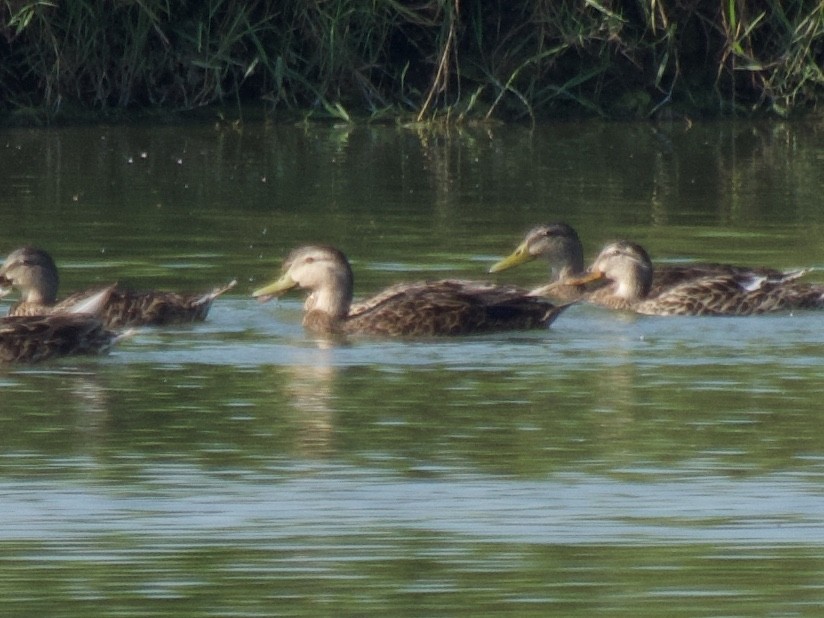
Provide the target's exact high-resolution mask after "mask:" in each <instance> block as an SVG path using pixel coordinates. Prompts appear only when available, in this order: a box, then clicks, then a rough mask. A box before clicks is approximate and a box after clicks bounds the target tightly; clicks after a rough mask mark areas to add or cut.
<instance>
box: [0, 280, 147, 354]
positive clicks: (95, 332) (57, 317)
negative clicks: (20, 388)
mask: <svg viewBox="0 0 824 618" xmlns="http://www.w3.org/2000/svg"><path fill="white" fill-rule="evenodd" d="M112 290H113V288H105V289H103V290H101V291H100V292H97V293H95V294H92V295H90V296H88V297H86V298H84V299H81V300H79V301H78V302H76V303H75V304H73V305H67V306H66V307H65V309H64V312H62V313H57V314H50V315H21V316H10V317H9V316H6V317H2V318H0V364H7V363H37V362H41V361H45V360H49V359H52V358H57V357H64V356H73V355H79V354H85V355H92V354H104V353H106V352H108V351H109V350H110V349H111V348H112V346H113V345H114V344H115V343H117V342H118V341H120V340H121V339H124V338H125V337H129V336H131V335H132V334H133V333H134V331H133V330H131V329H130V330H127V331H116V330H112V329H109V328H107V327H106V325H105V323H104V322H103V320H101V319H100V318H99V317H97V316H96V315H95V313H99V311H100V309H101V307H102V306H103V305H104V304H105V302H107V300H108V296H109V294H111V292H112Z"/></svg>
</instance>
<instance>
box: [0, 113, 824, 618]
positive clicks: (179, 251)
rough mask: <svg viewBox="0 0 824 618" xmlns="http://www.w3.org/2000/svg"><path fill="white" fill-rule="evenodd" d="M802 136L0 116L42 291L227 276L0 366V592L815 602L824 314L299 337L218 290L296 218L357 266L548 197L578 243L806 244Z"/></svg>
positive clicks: (412, 605) (38, 606)
mask: <svg viewBox="0 0 824 618" xmlns="http://www.w3.org/2000/svg"><path fill="white" fill-rule="evenodd" d="M822 165H824V127H822V126H819V125H814V124H805V125H789V124H764V125H757V124H746V125H734V124H712V125H694V126H692V127H686V126H684V125H680V124H678V125H671V126H656V127H653V126H651V125H646V124H643V125H634V124H627V125H620V124H614V125H601V124H568V125H559V126H553V127H541V128H538V129H536V130H534V131H530V130H528V129H525V128H518V127H487V128H483V129H472V130H469V129H465V130H453V131H451V132H443V133H420V132H415V131H412V130H407V129H403V128H387V127H359V128H355V129H350V128H341V127H327V126H308V127H282V126H262V125H261V126H247V127H245V128H244V130H243V131H242V132H237V131H234V130H231V129H229V128H221V127H211V126H205V127H166V126H152V127H139V128H127V129H126V128H106V127H101V128H90V127H85V128H81V129H61V130H55V131H43V130H41V131H29V130H26V131H6V132H5V133H3V134H2V135H0V179H2V183H3V187H4V190H3V191H2V193H0V253H4V252H6V251H10V250H12V249H13V248H15V247H17V246H19V245H21V244H23V243H25V242H32V243H37V244H39V245H41V246H43V247H45V248H47V249H49V250H50V251H51V252H52V253H53V255H54V257H55V258H56V260H57V262H58V265H59V266H60V268H61V275H62V285H63V289H64V291H65V292H68V291H70V290H74V289H78V288H80V287H83V286H91V285H97V284H100V283H103V282H106V283H107V282H110V281H114V280H119V281H122V282H124V283H127V284H130V285H132V286H134V287H141V288H148V287H158V288H165V289H178V290H201V289H202V290H205V289H209V288H210V287H212V286H213V285H217V284H220V283H224V282H226V281H228V280H230V279H232V278H237V279H238V281H239V284H238V286H237V288H235V290H233V291H232V292H231V293H229V294H228V295H226V296H224V297H221V298H220V299H219V300H218V301H217V302H216V303H215V306H214V307H213V310H212V313H211V314H210V316H209V319H208V320H207V321H206V322H205V323H203V324H198V325H195V326H191V327H189V326H186V327H177V328H170V329H164V330H158V329H146V330H143V331H141V332H139V333H138V334H137V335H136V336H134V337H133V338H132V339H130V340H127V341H125V342H122V344H121V345H120V346H119V347H118V348H117V349H116V350H115V351H114V352H113V353H112V354H111V355H109V356H106V357H100V358H88V359H66V360H59V361H56V362H52V363H47V364H43V365H37V366H31V367H24V366H11V367H6V368H3V369H0V436H2V437H1V438H0V522H2V526H0V609H2V610H3V613H4V614H6V615H10V616H46V615H48V616H71V617H74V616H78V617H79V616H84V617H85V616H89V615H95V616H129V615H140V616H204V615H214V616H275V615H306V616H316V615H330V616H332V615H335V616H337V615H351V616H361V615H366V614H371V615H381V616H385V615H399V616H405V615H409V616H420V615H462V616H478V615H503V614H512V615H518V616H530V615H534V616H545V615H559V616H593V615H605V616H638V615H646V616H660V615H668V616H708V615H736V616H741V615H753V616H764V615H782V616H785V615H791V616H795V615H811V616H813V615H819V614H820V613H821V611H822V607H823V606H824V583H822V582H824V559H822V557H821V556H822V555H824V432H822V431H821V428H822V424H823V423H822V405H821V402H822V395H824V386H822V382H821V371H822V367H824V314H818V313H807V314H799V315H792V316H791V315H777V316H767V317H761V318H733V319H699V318H683V319H664V318H644V317H628V316H619V315H614V314H610V313H607V312H604V311H602V310H600V309H598V308H594V307H587V306H577V307H573V308H571V309H570V310H568V311H567V313H565V314H564V315H563V316H561V318H559V319H558V321H557V322H556V323H555V325H554V326H553V327H552V329H551V330H549V331H548V332H530V333H522V334H504V335H494V336H483V337H472V338H468V339H465V340H458V341H438V342H417V343H415V342H398V341H379V340H378V341H376V340H370V341H353V342H350V343H349V344H348V345H339V346H333V347H329V346H325V345H323V343H322V342H320V341H317V340H316V339H315V338H313V337H312V336H310V335H307V334H306V333H304V332H303V330H302V328H301V326H300V308H301V299H300V298H299V297H297V296H295V297H288V298H286V299H284V300H281V301H279V302H277V303H270V304H266V305H260V304H257V303H256V302H254V301H253V300H252V299H250V298H249V297H248V295H249V293H250V292H251V290H252V289H254V288H255V287H256V286H257V285H259V284H260V283H261V282H262V281H264V280H266V279H269V278H271V277H272V276H273V275H274V274H275V271H276V270H277V269H278V268H279V264H280V260H281V259H282V257H283V256H284V255H285V254H286V252H287V251H288V250H289V249H290V248H292V247H294V246H296V245H298V244H301V243H304V242H307V241H321V242H326V243H332V244H335V245H338V246H340V247H341V248H342V249H343V250H344V251H346V252H347V253H348V254H349V256H350V258H351V260H352V262H353V265H354V268H355V270H356V279H357V282H356V286H357V290H359V291H360V292H361V293H363V294H366V293H369V292H372V291H376V290H378V289H380V288H382V287H384V286H386V285H389V284H390V283H393V282H395V281H398V280H402V279H414V278H420V277H438V276H460V277H478V278H482V277H486V275H484V272H485V269H486V268H488V266H489V265H491V264H492V263H493V262H494V261H495V260H496V259H498V258H500V257H501V256H502V255H504V254H506V253H508V252H509V251H510V250H511V249H512V248H513V247H514V246H515V244H516V243H517V242H518V241H519V240H520V237H521V235H522V234H523V233H524V232H525V231H526V230H527V229H528V228H529V227H531V226H532V225H534V224H536V223H540V222H547V221H554V220H566V221H568V222H569V223H571V224H572V225H574V226H575V227H576V229H577V230H578V231H579V233H580V234H581V236H582V238H583V239H584V241H585V244H586V250H587V255H588V257H591V256H592V255H594V253H596V252H597V250H598V248H599V246H600V245H601V244H602V243H603V242H605V241H607V240H611V239H614V238H618V237H630V238H633V239H635V240H638V241H639V242H642V243H643V244H645V245H646V246H647V247H648V248H649V250H650V252H651V253H652V255H653V257H654V258H656V259H658V260H681V259H686V258H694V259H710V260H722V261H735V262H744V263H761V264H769V265H774V266H780V267H793V266H819V267H824V257H822V256H824V250H823V249H822V246H821V240H820V239H821V236H822V233H821V232H822V227H823V226H824V209H821V180H820V178H821V173H820V170H821V169H822ZM545 272H546V267H545V266H544V265H542V264H539V263H536V264H530V265H527V266H524V267H522V268H521V269H519V270H516V271H511V272H506V273H501V274H500V275H497V276H496V278H497V279H498V280H501V281H513V282H517V283H521V284H530V283H536V282H539V281H541V280H542V279H543V278H544V277H545ZM815 276H816V275H814V277H815ZM818 278H819V279H820V280H824V276H821V275H818Z"/></svg>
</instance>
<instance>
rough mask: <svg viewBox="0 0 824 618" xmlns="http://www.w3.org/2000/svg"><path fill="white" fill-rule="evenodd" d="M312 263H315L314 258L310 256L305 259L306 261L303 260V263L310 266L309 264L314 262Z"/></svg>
mask: <svg viewBox="0 0 824 618" xmlns="http://www.w3.org/2000/svg"><path fill="white" fill-rule="evenodd" d="M314 261H315V258H313V257H312V256H311V255H310V256H309V257H307V258H306V260H305V262H306V263H307V264H311V263H312V262H314Z"/></svg>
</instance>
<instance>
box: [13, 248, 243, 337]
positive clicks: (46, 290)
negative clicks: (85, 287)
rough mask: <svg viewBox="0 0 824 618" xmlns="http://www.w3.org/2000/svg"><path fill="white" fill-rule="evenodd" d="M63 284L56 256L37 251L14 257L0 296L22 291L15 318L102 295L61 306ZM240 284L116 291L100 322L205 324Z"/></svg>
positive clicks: (74, 296) (15, 253) (62, 308)
mask: <svg viewBox="0 0 824 618" xmlns="http://www.w3.org/2000/svg"><path fill="white" fill-rule="evenodd" d="M58 284H59V278H58V275H57V266H56V265H55V263H54V260H53V259H52V258H51V256H50V255H49V254H48V253H47V252H46V251H44V250H43V249H38V248H37V247H30V246H27V247H23V248H21V249H17V250H15V251H12V252H11V253H10V254H9V256H8V257H7V258H6V261H5V262H4V263H3V265H2V266H0V296H3V295H5V294H8V292H9V291H11V289H12V288H17V289H18V290H20V294H21V298H20V301H19V302H17V303H16V304H14V305H12V307H11V309H10V310H9V315H10V316H22V315H49V314H52V313H60V312H63V311H65V309H66V307H69V306H71V305H73V304H75V303H76V302H78V300H80V299H82V298H84V297H86V296H88V295H90V294H94V293H96V292H97V290H91V291H85V292H78V293H76V294H72V295H71V296H69V297H68V298H66V299H65V300H62V301H60V302H57V288H58ZM235 284H236V282H235V281H232V282H230V283H229V284H227V285H225V286H223V287H219V288H216V289H214V290H212V291H211V292H207V293H205V294H188V295H187V294H177V293H174V292H160V291H148V292H136V291H133V290H126V289H121V288H114V289H113V290H112V292H111V294H110V295H109V300H108V302H107V303H106V304H105V306H104V307H103V308H102V310H101V311H100V313H99V317H100V318H101V319H102V320H103V322H104V323H105V324H106V326H107V327H109V328H118V327H123V326H161V325H166V324H180V323H187V322H194V321H198V320H204V319H205V318H206V315H207V314H208V313H209V309H210V308H211V306H212V301H214V299H215V298H217V297H218V296H220V295H221V294H223V293H224V292H226V291H227V290H230V289H232V288H233V287H234V286H235Z"/></svg>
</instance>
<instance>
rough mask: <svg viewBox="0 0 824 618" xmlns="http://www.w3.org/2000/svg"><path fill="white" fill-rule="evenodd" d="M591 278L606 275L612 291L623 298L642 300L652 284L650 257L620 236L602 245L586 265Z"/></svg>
mask: <svg viewBox="0 0 824 618" xmlns="http://www.w3.org/2000/svg"><path fill="white" fill-rule="evenodd" d="M589 271H590V275H589V276H588V277H590V280H595V279H607V280H608V281H609V282H610V285H611V293H612V294H613V295H614V296H615V297H617V298H621V299H623V300H627V301H637V300H642V299H644V298H646V297H647V295H648V294H649V291H650V288H651V286H652V261H651V260H650V257H649V254H648V253H647V252H646V250H645V249H644V248H643V247H642V246H641V245H638V244H636V243H634V242H630V241H628V240H619V241H616V242H612V243H610V244H608V245H607V246H605V247H604V248H603V249H602V250H601V253H599V254H598V257H597V258H595V261H594V262H593V263H592V266H591V267H590V268H589Z"/></svg>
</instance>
